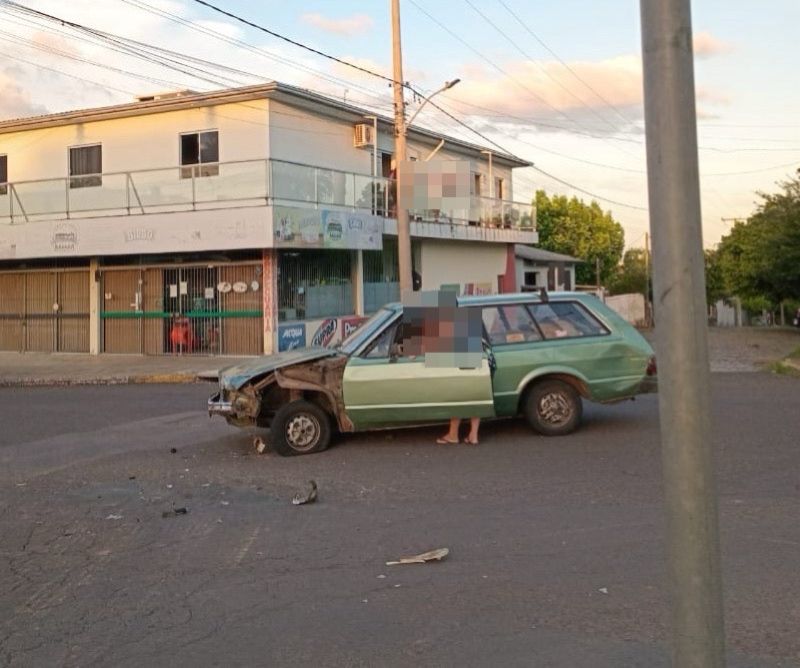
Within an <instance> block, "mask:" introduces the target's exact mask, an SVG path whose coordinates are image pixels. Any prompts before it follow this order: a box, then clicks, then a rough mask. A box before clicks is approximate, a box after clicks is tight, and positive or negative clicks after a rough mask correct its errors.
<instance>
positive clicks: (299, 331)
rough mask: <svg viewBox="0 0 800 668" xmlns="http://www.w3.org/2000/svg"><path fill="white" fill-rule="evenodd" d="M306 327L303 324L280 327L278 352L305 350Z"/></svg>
mask: <svg viewBox="0 0 800 668" xmlns="http://www.w3.org/2000/svg"><path fill="white" fill-rule="evenodd" d="M305 345H306V326H305V323H302V322H300V323H294V324H291V325H280V326H279V327H278V351H284V350H293V349H295V348H305Z"/></svg>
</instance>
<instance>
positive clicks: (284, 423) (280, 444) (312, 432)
mask: <svg viewBox="0 0 800 668" xmlns="http://www.w3.org/2000/svg"><path fill="white" fill-rule="evenodd" d="M270 433H271V436H272V447H273V448H274V449H275V452H277V453H278V454H279V455H283V456H284V457H291V456H292V455H308V454H311V453H313V452H322V451H323V450H325V448H327V447H328V445H329V444H330V442H331V420H330V417H329V416H328V414H327V413H326V412H325V411H324V410H322V409H321V408H320V407H319V406H317V405H316V404H312V403H311V402H310V401H305V400H304V399H299V400H298V401H292V402H291V403H289V404H286V405H285V406H283V407H282V408H280V409H278V412H277V413H276V414H275V417H274V418H273V420H272V425H271V428H270Z"/></svg>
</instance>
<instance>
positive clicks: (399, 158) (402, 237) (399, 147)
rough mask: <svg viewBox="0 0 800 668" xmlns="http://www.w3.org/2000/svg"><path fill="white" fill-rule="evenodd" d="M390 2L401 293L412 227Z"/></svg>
mask: <svg viewBox="0 0 800 668" xmlns="http://www.w3.org/2000/svg"><path fill="white" fill-rule="evenodd" d="M391 3H392V61H393V64H394V73H393V76H392V78H393V79H394V84H393V86H392V88H393V89H394V159H395V165H396V166H397V169H396V171H395V176H396V179H397V180H396V182H395V184H396V187H397V195H396V197H395V207H396V209H397V265H398V272H399V274H400V294H401V295H403V294H404V293H406V292H411V290H412V288H413V283H412V277H411V227H410V225H409V222H408V209H409V204H408V193H407V192H405V191H406V190H407V184H406V183H405V175H404V174H403V170H402V169H401V165H402V164H403V163H405V161H406V103H405V98H404V97H403V51H402V47H401V45H400V0H391Z"/></svg>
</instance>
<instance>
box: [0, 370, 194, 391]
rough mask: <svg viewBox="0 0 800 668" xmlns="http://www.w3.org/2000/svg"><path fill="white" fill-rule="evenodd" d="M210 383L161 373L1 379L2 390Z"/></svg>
mask: <svg viewBox="0 0 800 668" xmlns="http://www.w3.org/2000/svg"><path fill="white" fill-rule="evenodd" d="M204 382H208V381H206V380H203V379H201V378H199V377H198V375H197V374H195V373H161V374H142V375H135V376H108V377H98V378H0V388H7V387H71V386H79V385H148V384H151V385H156V384H158V385H181V384H182V385H188V384H190V383H204Z"/></svg>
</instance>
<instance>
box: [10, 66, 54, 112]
mask: <svg viewBox="0 0 800 668" xmlns="http://www.w3.org/2000/svg"><path fill="white" fill-rule="evenodd" d="M15 69H18V68H15ZM46 113H47V108H46V107H43V106H42V105H41V104H36V103H35V102H33V101H32V100H31V97H30V95H29V94H28V93H27V91H26V90H25V89H23V88H22V86H20V85H19V84H18V83H17V81H16V80H15V79H14V77H13V76H11V74H10V73H9V70H8V69H7V70H4V71H2V72H0V120H7V119H12V118H24V117H26V116H38V115H40V114H46Z"/></svg>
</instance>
